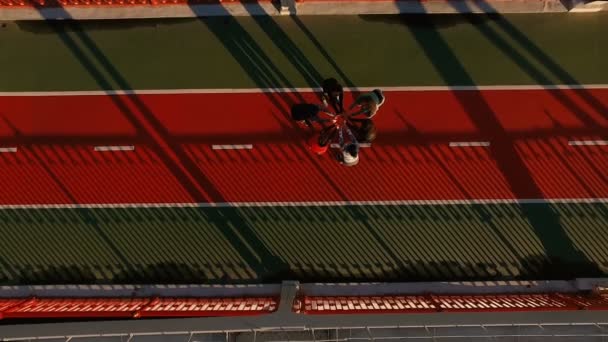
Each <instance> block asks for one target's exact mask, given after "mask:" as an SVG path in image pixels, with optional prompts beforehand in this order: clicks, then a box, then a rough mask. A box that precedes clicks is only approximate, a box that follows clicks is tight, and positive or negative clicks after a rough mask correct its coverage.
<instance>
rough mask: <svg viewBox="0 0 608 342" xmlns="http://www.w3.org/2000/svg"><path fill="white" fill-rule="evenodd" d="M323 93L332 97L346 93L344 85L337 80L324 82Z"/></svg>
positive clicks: (329, 79) (331, 79)
mask: <svg viewBox="0 0 608 342" xmlns="http://www.w3.org/2000/svg"><path fill="white" fill-rule="evenodd" d="M322 87H323V92H324V93H325V94H327V95H329V96H330V97H338V96H340V95H341V94H342V92H343V91H344V90H343V89H342V85H341V84H340V83H339V82H338V80H336V79H335V78H333V77H332V78H328V79H325V80H323V84H322Z"/></svg>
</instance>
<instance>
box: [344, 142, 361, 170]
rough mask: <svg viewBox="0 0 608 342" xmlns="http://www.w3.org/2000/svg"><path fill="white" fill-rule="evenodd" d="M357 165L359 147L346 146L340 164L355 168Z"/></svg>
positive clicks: (355, 145) (354, 145) (353, 145)
mask: <svg viewBox="0 0 608 342" xmlns="http://www.w3.org/2000/svg"><path fill="white" fill-rule="evenodd" d="M358 163H359V145H357V144H348V145H346V146H344V149H343V150H342V164H344V165H346V166H355V165H357V164H358Z"/></svg>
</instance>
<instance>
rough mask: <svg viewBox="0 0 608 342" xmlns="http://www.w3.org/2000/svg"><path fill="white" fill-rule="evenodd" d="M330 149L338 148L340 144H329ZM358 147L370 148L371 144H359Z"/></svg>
mask: <svg viewBox="0 0 608 342" xmlns="http://www.w3.org/2000/svg"><path fill="white" fill-rule="evenodd" d="M329 147H330V148H340V144H331V145H329ZM359 147H361V148H369V147H372V143H359Z"/></svg>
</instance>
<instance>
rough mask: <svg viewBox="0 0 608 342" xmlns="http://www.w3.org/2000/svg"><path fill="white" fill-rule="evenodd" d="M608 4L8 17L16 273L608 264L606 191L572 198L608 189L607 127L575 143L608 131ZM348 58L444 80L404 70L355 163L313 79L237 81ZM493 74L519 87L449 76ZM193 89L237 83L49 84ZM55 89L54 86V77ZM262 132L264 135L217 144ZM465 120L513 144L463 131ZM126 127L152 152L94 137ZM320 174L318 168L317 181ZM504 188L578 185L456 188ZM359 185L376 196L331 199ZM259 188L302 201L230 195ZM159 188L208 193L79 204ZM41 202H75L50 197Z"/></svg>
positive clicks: (8, 165)
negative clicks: (309, 117)
mask: <svg viewBox="0 0 608 342" xmlns="http://www.w3.org/2000/svg"><path fill="white" fill-rule="evenodd" d="M606 19H607V17H606V14H592V15H585V16H572V15H561V14H555V15H553V14H550V15H542V16H535V15H509V16H484V17H461V16H458V17H454V16H436V17H433V19H421V18H420V17H411V16H403V17H391V16H369V17H366V16H360V17H354V16H353V17H331V20H327V17H324V18H316V17H300V18H297V17H281V18H264V17H256V18H239V19H234V18H206V19H200V20H199V19H186V20H181V19H180V20H162V21H159V20H156V21H149V20H146V21H127V22H88V23H69V22H62V23H54V24H49V23H40V22H38V23H32V22H19V23H8V24H7V26H6V27H4V28H0V46H11V47H13V48H12V49H3V53H2V54H1V55H0V74H2V75H5V76H4V77H2V78H0V90H1V91H3V92H4V93H2V96H1V97H0V104H2V106H1V107H0V118H1V119H2V121H0V143H1V144H2V146H17V147H18V149H19V150H18V152H16V153H2V154H1V155H0V157H1V159H0V171H1V173H2V174H3V175H4V176H3V179H2V185H3V189H6V191H4V192H3V193H2V194H0V199H1V200H2V205H3V209H1V210H0V222H1V223H2V224H0V230H1V231H2V232H1V233H2V235H3V236H5V237H6V238H5V239H2V240H1V241H0V251H1V252H0V267H1V268H0V282H2V283H5V284H16V283H56V282H64V283H67V282H87V283H92V282H100V283H108V282H114V283H117V282H182V283H183V282H201V283H213V282H222V283H240V282H252V283H255V282H271V281H277V280H281V279H286V278H290V279H291V278H297V279H300V280H303V281H346V280H374V281H382V280H403V281H414V280H450V279H459V280H462V279H522V278H526V279H530V278H572V277H588V276H600V275H604V276H605V274H606V273H607V272H608V271H607V268H608V256H607V255H606V251H605V248H603V246H605V245H606V241H605V240H606V239H605V234H603V228H604V227H605V226H606V218H607V215H606V214H607V210H606V205H605V203H569V204H567V203H560V201H566V200H567V199H572V198H577V199H579V200H581V199H584V200H585V201H588V200H592V199H597V198H600V199H601V198H604V199H605V198H606V197H608V196H606V192H608V190H607V189H608V179H606V177H605V175H604V174H603V172H602V170H603V169H604V168H605V165H606V156H607V154H606V147H605V146H588V147H584V148H583V149H574V148H573V147H572V146H570V145H569V141H572V140H598V139H599V140H601V139H605V137H606V125H607V120H606V118H605V113H606V112H607V111H606V107H607V103H608V96H607V95H606V89H605V88H606V86H605V85H606V84H608V82H607V78H608V74H607V73H606V72H605V71H606V70H608V65H607V64H608V62H607V61H608V58H605V57H606V55H607V53H606V46H608V44H607V43H608V41H606V39H607V38H606V35H605V34H602V32H604V31H606V30H607V29H608V27H606V26H607V25H608V20H606ZM326 76H336V77H338V78H339V79H340V80H341V81H343V82H344V83H345V84H346V85H349V86H357V87H370V86H383V87H385V86H393V87H403V86H410V87H421V86H442V87H444V88H442V89H441V90H440V91H438V90H436V91H434V92H428V91H427V92H420V89H417V90H416V89H413V88H408V90H394V91H395V92H394V93H393V95H394V98H393V99H391V98H390V97H389V100H388V101H389V102H388V103H391V105H389V104H388V103H387V107H384V108H383V110H385V111H384V112H381V113H380V115H381V116H379V117H378V125H379V128H381V134H380V138H379V139H378V141H377V146H376V143H374V146H372V148H370V149H369V150H366V151H364V153H363V159H362V167H361V168H358V169H356V170H354V169H353V171H352V173H348V172H347V170H346V169H344V168H339V166H338V165H335V163H332V162H331V160H330V158H329V157H326V158H325V159H323V158H321V159H318V160H317V159H314V158H311V156H310V155H308V154H307V152H306V151H305V149H304V148H303V143H302V141H303V138H304V137H305V134H304V133H303V132H300V131H297V130H296V129H295V128H294V127H293V126H290V125H289V123H288V122H286V119H285V110H286V108H288V105H289V103H293V102H297V101H301V99H306V98H309V97H310V96H311V95H310V94H309V93H307V92H306V91H302V90H300V91H296V90H293V91H290V92H286V93H280V94H277V93H274V92H273V93H261V94H266V95H261V96H257V95H255V94H254V95H251V93H250V94H249V95H246V96H245V97H243V98H242V99H240V98H239V96H244V95H239V94H234V93H232V94H230V95H226V94H224V93H226V92H227V90H225V89H235V88H236V89H241V90H239V91H240V92H241V93H242V92H245V91H252V90H251V89H257V88H275V87H281V88H292V87H305V88H307V87H316V86H317V84H318V83H319V81H320V80H321V79H322V78H323V77H326ZM537 84H541V85H552V84H570V85H578V86H577V88H576V89H570V90H567V89H562V88H554V89H545V88H547V87H536V89H532V86H534V85H537ZM590 84H596V85H600V86H596V87H591V86H586V85H590ZM471 85H475V86H502V88H504V89H502V90H488V89H487V88H484V89H483V90H477V89H471V88H468V89H467V90H460V91H454V92H450V91H448V90H449V89H448V88H445V86H471ZM514 85H526V87H525V88H523V89H519V90H517V91H515V90H513V86H514ZM602 85H604V86H602ZM505 86H506V87H505ZM187 88H190V89H199V90H198V92H199V93H200V92H204V91H202V90H201V89H203V90H204V89H207V90H214V89H218V88H219V89H224V90H219V92H220V93H221V96H220V95H217V96H220V97H219V98H213V97H207V98H204V97H203V98H198V97H196V96H199V95H196V96H195V95H188V96H186V95H179V96H175V94H174V95H171V96H166V95H141V94H131V95H125V96H106V95H94V96H91V95H88V96H89V97H87V96H83V95H82V93H72V94H71V95H69V94H65V93H63V94H61V95H62V96H56V95H58V94H54V93H48V92H53V91H94V90H99V89H106V90H107V89H122V90H130V89H135V90H140V89H161V90H163V91H164V92H166V90H167V89H182V90H177V91H176V92H178V93H179V92H184V90H183V89H187ZM565 88H568V87H565ZM592 88H593V89H592ZM247 89H249V90H247ZM413 90H416V91H413ZM39 91H46V92H47V93H44V94H42V95H44V96H32V95H41V94H34V93H31V92H39ZM214 91H215V92H217V91H218V90H214ZM253 91H254V92H259V91H258V90H253ZM15 92H19V93H15ZM161 92H162V91H161ZM388 94H391V93H390V92H389V93H388ZM501 94H502V95H501ZM505 94H506V95H505ZM192 96H194V97H192ZM256 96H257V97H256ZM300 97H301V98H300ZM288 98H291V99H288ZM226 108H229V109H230V110H226ZM260 108H263V110H260ZM222 109H224V110H225V112H221V110H222ZM400 111H401V113H402V115H401V116H400V115H398V114H400ZM197 113H198V114H200V116H199V117H197ZM212 114H213V115H212ZM400 117H401V119H402V120H401V121H399V118H400ZM248 120H249V121H248ZM403 120H405V122H404V121H403ZM243 122H247V125H245V124H242V123H243ZM237 123H239V124H237ZM175 133H177V135H178V136H179V139H182V138H184V137H186V138H190V139H194V141H191V142H190V143H187V142H185V141H182V140H179V139H177V140H176V139H175V138H174V137H173V135H174V134H175ZM243 137H247V139H258V140H255V141H254V142H255V143H256V144H257V145H259V146H260V147H259V148H258V147H257V145H256V148H254V150H253V151H251V152H247V151H244V152H243V151H241V152H235V151H231V152H221V153H220V152H214V153H211V152H210V150H211V149H210V148H209V145H210V144H216V143H218V144H226V143H245V141H244V140H243V139H244V138H243ZM455 138H466V139H467V140H470V139H484V140H487V141H490V142H491V143H492V144H491V146H490V148H484V147H473V148H471V147H468V148H465V149H462V150H453V149H450V148H449V142H450V141H452V140H453V139H455ZM252 141H253V140H252ZM105 143H111V144H115V143H121V144H123V143H127V144H133V145H136V150H135V151H136V152H135V153H134V154H129V153H128V152H118V153H116V152H110V153H109V154H98V153H94V151H93V150H92V148H93V146H96V145H99V144H105ZM188 144H190V145H188ZM279 166H280V167H279ZM355 173H356V174H357V177H355V176H353V175H354V174H355ZM360 173H365V174H360ZM278 175H281V176H278ZM301 175H307V176H313V177H310V179H311V180H312V182H311V183H310V184H308V183H307V182H306V183H302V184H300V183H298V182H301V179H300V178H298V177H301ZM327 175H331V176H327ZM383 175H391V176H390V177H388V176H387V177H382V176H383ZM243 179H246V181H245V182H243ZM293 179H296V180H297V181H295V182H292V180H293ZM362 179H363V181H362ZM294 184H300V185H294ZM351 184H352V185H351ZM497 198H498V199H507V200H509V199H510V200H517V199H528V200H529V199H535V200H541V199H545V200H552V201H556V202H557V203H553V204H546V203H545V204H543V203H536V204H532V203H529V201H528V202H526V203H528V204H517V203H510V204H475V205H473V204H459V205H440V204H439V203H441V201H444V200H454V199H457V200H463V201H464V200H480V199H481V200H485V201H486V202H483V203H487V200H492V199H497ZM354 200H357V201H362V200H363V201H375V202H370V203H369V205H365V206H349V205H330V206H321V207H318V206H314V205H311V203H310V201H340V202H345V203H346V202H349V201H354ZM383 200H391V201H395V200H397V201H401V202H400V203H402V205H392V206H385V205H380V203H381V202H378V201H383ZM408 200H422V201H429V202H428V204H426V205H422V204H417V205H405V203H406V202H404V201H408ZM243 201H247V202H267V201H281V202H296V201H297V202H300V205H299V206H292V207H282V206H280V207H277V206H270V207H256V206H239V207H224V208H214V207H210V206H209V203H217V202H222V203H225V202H231V203H232V202H243ZM140 202H162V203H176V202H179V203H183V202H188V203H202V207H195V208H175V207H173V208H171V207H169V208H141V207H135V208H116V207H114V208H105V209H91V208H84V207H81V208H76V207H77V206H78V205H82V204H92V203H93V204H95V203H100V204H108V203H114V204H119V205H120V204H121V203H123V204H124V203H140ZM302 202H305V203H302ZM411 203H414V202H411ZM411 203H410V204H411ZM41 204H48V205H55V204H62V205H68V206H67V207H65V208H61V209H60V208H56V209H41V208H39V207H36V206H33V207H31V206H32V205H41ZM14 205H19V206H21V207H20V208H22V209H14V208H11V206H14ZM27 206H30V208H28V209H23V208H24V207H27Z"/></svg>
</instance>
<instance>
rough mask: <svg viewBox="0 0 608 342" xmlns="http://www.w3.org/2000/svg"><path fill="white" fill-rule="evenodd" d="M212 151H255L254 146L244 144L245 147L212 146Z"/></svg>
mask: <svg viewBox="0 0 608 342" xmlns="http://www.w3.org/2000/svg"><path fill="white" fill-rule="evenodd" d="M211 149H213V150H251V149H253V145H252V144H243V145H212V146H211Z"/></svg>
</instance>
